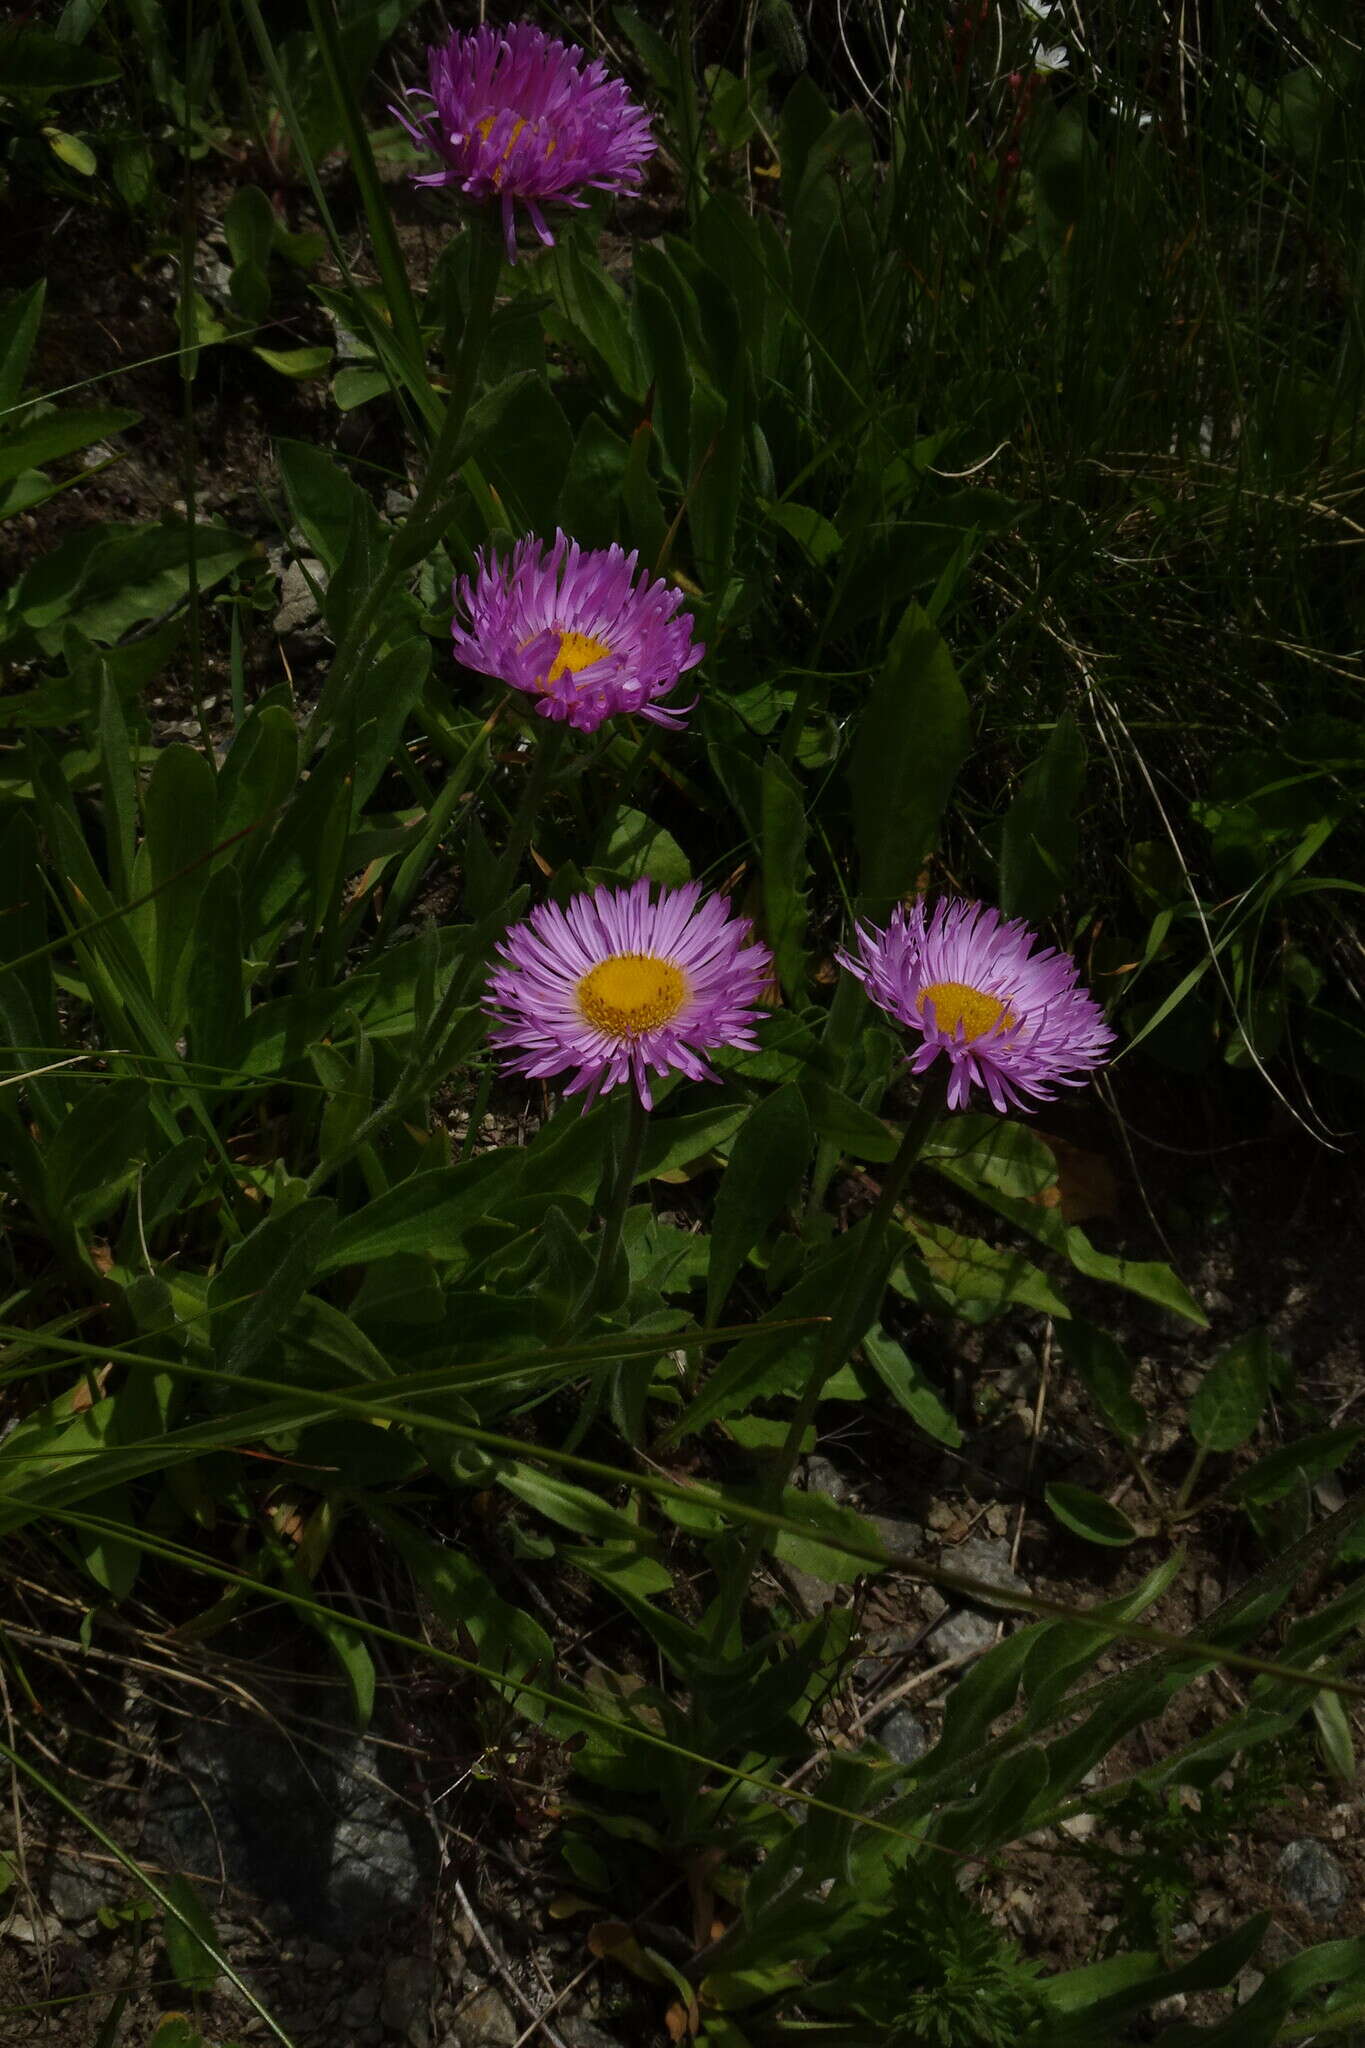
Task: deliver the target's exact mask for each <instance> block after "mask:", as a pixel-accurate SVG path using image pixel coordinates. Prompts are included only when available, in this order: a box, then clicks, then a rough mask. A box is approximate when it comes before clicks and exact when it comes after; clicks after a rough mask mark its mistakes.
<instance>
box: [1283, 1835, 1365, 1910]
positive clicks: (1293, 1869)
mask: <svg viewBox="0 0 1365 2048" xmlns="http://www.w3.org/2000/svg"><path fill="white" fill-rule="evenodd" d="M1275 1870H1276V1874H1277V1875H1278V1877H1279V1880H1280V1883H1281V1885H1282V1886H1283V1887H1284V1895H1285V1897H1286V1898H1287V1899H1291V1900H1292V1901H1293V1903H1294V1904H1295V1905H1296V1906H1302V1907H1303V1910H1304V1911H1305V1913H1310V1914H1311V1915H1312V1917H1313V1918H1314V1919H1315V1920H1335V1919H1336V1917H1337V1914H1338V1913H1339V1912H1340V1911H1341V1909H1342V1907H1343V1906H1344V1905H1345V1904H1346V1900H1347V1897H1348V1895H1349V1891H1350V1886H1349V1884H1348V1883H1347V1879H1346V1873H1345V1871H1344V1870H1343V1869H1342V1867H1341V1865H1340V1864H1339V1863H1338V1862H1337V1859H1336V1857H1335V1856H1334V1855H1333V1854H1332V1852H1331V1850H1330V1849H1324V1848H1323V1846H1322V1843H1321V1842H1315V1841H1314V1840H1313V1839H1312V1837H1311V1836H1305V1837H1303V1838H1302V1839H1301V1840H1299V1841H1297V1842H1291V1843H1290V1844H1289V1847H1288V1848H1287V1849H1285V1850H1283V1851H1282V1852H1281V1855H1280V1859H1279V1861H1278V1863H1277V1864H1276V1865H1275Z"/></svg>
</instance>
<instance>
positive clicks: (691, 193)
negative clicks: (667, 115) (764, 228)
mask: <svg viewBox="0 0 1365 2048" xmlns="http://www.w3.org/2000/svg"><path fill="white" fill-rule="evenodd" d="M673 19H674V27H675V37H674V61H675V63H676V65H677V68H678V119H679V123H680V125H681V127H682V145H683V158H684V162H683V170H684V174H685V177H686V190H685V197H686V200H687V212H688V217H689V218H695V216H696V212H697V202H698V198H699V197H700V196H703V195H704V194H705V191H706V176H705V172H704V171H703V168H702V162H701V109H700V107H699V106H698V104H697V77H696V71H695V69H694V62H695V58H694V50H693V28H692V0H675V4H674V9H673Z"/></svg>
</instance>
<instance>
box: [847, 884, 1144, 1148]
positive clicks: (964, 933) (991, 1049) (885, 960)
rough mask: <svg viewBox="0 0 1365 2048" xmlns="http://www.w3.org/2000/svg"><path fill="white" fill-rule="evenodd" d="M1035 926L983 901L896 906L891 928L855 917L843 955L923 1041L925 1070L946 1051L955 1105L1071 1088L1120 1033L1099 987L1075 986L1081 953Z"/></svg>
mask: <svg viewBox="0 0 1365 2048" xmlns="http://www.w3.org/2000/svg"><path fill="white" fill-rule="evenodd" d="M1037 945H1038V939H1037V934H1036V933H1034V932H1031V931H1030V930H1029V928H1028V926H1027V925H1026V924H1024V923H1023V922H1022V921H1021V920H1019V919H1017V918H1015V919H1005V918H1002V917H1001V915H1000V912H999V911H998V910H991V909H988V908H987V907H986V906H985V905H984V904H981V903H968V902H964V901H960V900H959V901H944V902H941V903H938V904H936V905H935V907H934V909H933V910H932V911H931V912H930V913H929V914H928V915H927V916H926V914H925V911H924V906H923V905H922V904H920V903H916V904H915V905H914V907H913V908H912V909H911V910H910V911H909V912H908V913H907V912H906V911H904V910H902V909H901V907H900V906H899V905H897V907H896V909H895V910H894V911H893V912H892V914H891V922H890V924H889V925H888V926H887V928H886V930H885V931H884V932H883V931H878V930H877V928H876V926H875V925H870V926H863V925H860V926H859V927H858V950H857V953H856V954H855V955H852V956H850V955H849V954H846V953H841V954H840V956H839V958H840V960H841V962H842V964H843V965H844V966H845V967H847V968H848V969H849V971H850V973H852V974H856V975H857V977H858V979H859V981H861V982H862V984H863V986H864V988H865V989H866V990H867V992H868V994H869V995H870V996H871V998H872V1000H873V1002H874V1003H878V1004H880V1006H881V1008H882V1009H883V1010H885V1011H886V1013H887V1015H888V1016H890V1017H894V1018H895V1019H896V1021H897V1023H899V1024H904V1025H905V1027H906V1028H907V1030H910V1031H914V1032H916V1033H918V1035H919V1037H920V1038H921V1039H922V1041H923V1043H922V1044H921V1045H920V1046H919V1048H918V1050H917V1051H916V1052H915V1053H913V1054H912V1055H911V1059H910V1066H911V1069H912V1070H913V1072H915V1073H917V1074H922V1073H923V1072H924V1071H925V1069H926V1067H928V1066H929V1065H931V1063H932V1062H933V1061H934V1060H936V1059H937V1058H938V1056H939V1054H940V1053H943V1054H945V1055H946V1057H947V1059H948V1061H949V1063H950V1066H951V1069H952V1071H951V1073H950V1075H949V1079H948V1106H949V1108H950V1109H961V1108H962V1106H963V1104H964V1103H965V1102H966V1101H967V1099H968V1096H969V1095H970V1094H971V1091H972V1089H973V1087H980V1088H984V1089H985V1091H986V1093H987V1094H988V1095H989V1096H990V1099H991V1101H992V1102H993V1103H994V1105H995V1107H996V1109H997V1110H999V1111H1000V1112H1001V1113H1002V1114H1003V1113H1004V1111H1005V1109H1006V1108H1007V1107H1008V1105H1009V1104H1010V1103H1015V1104H1017V1105H1018V1107H1019V1108H1021V1109H1022V1108H1027V1106H1028V1105H1027V1104H1026V1103H1025V1102H1024V1100H1023V1098H1024V1097H1025V1096H1032V1097H1034V1098H1035V1099H1036V1100H1038V1101H1042V1102H1048V1101H1050V1100H1051V1099H1052V1096H1053V1094H1054V1093H1055V1091H1056V1088H1057V1087H1058V1086H1063V1087H1069V1088H1076V1087H1079V1086H1080V1085H1081V1082H1082V1081H1083V1080H1084V1078H1085V1075H1086V1073H1087V1072H1088V1070H1089V1069H1090V1068H1092V1067H1097V1066H1099V1065H1101V1064H1102V1062H1103V1061H1104V1059H1105V1057H1106V1055H1107V1053H1108V1050H1109V1047H1110V1046H1111V1045H1112V1044H1113V1042H1114V1034H1113V1033H1112V1032H1111V1031H1110V1029H1109V1027H1108V1025H1107V1024H1106V1023H1105V1021H1104V1014H1103V1012H1102V1011H1101V1009H1100V1006H1099V1004H1098V1003H1097V1002H1096V1001H1095V999H1094V997H1093V996H1091V995H1088V994H1087V993H1086V991H1085V990H1084V989H1083V988H1078V987H1077V985H1076V963H1075V961H1074V960H1072V959H1071V958H1070V956H1069V955H1068V954H1066V953H1058V952H1056V951H1054V949H1053V948H1052V947H1050V946H1045V947H1043V948H1042V949H1041V950H1037V951H1035V948H1036V947H1037Z"/></svg>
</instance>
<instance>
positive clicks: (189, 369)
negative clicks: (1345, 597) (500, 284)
mask: <svg viewBox="0 0 1365 2048" xmlns="http://www.w3.org/2000/svg"><path fill="white" fill-rule="evenodd" d="M193 54H194V5H193V0H190V4H189V5H188V6H187V7H186V9H185V88H184V90H185V123H184V128H183V129H182V131H181V138H180V141H181V149H182V151H183V154H184V182H183V186H182V189H181V195H180V395H181V426H182V432H183V441H184V450H183V452H184V486H185V573H186V577H187V582H188V588H187V589H186V592H185V615H186V619H187V621H188V624H189V643H190V683H191V688H192V690H193V692H194V704H195V710H196V712H197V714H198V718H199V743H200V745H201V746H202V748H203V750H204V758H205V760H206V761H207V762H208V764H209V767H210V768H211V769H212V770H213V772H214V774H215V775H216V774H217V772H218V760H217V756H216V755H215V753H214V751H213V735H212V733H211V732H210V731H209V714H208V707H207V705H206V704H205V701H204V645H203V634H202V627H201V619H200V602H199V526H198V519H199V506H198V493H197V479H196V475H195V470H196V465H197V462H198V437H197V435H196V433H195V428H194V379H195V373H196V371H197V370H198V368H199V351H198V349H197V348H196V347H195V346H194V341H195V336H196V334H197V332H198V327H199V322H198V315H197V308H196V306H195V298H194V252H195V248H196V246H197V244H198V239H199V222H198V218H197V214H196V210H195V191H194V158H193V156H192V155H191V146H192V144H193V141H194V131H193V128H192V126H191V112H190V91H189V87H190V79H191V77H192V75H193V62H192V60H193Z"/></svg>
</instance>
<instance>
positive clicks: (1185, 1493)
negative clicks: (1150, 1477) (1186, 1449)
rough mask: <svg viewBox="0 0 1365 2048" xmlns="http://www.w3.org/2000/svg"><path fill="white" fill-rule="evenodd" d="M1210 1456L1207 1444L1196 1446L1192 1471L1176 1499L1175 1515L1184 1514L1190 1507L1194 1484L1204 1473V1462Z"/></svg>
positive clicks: (1191, 1466) (1190, 1470) (1187, 1474)
mask: <svg viewBox="0 0 1365 2048" xmlns="http://www.w3.org/2000/svg"><path fill="white" fill-rule="evenodd" d="M1208 1454H1209V1453H1208V1447H1207V1446H1206V1445H1205V1444H1196V1445H1195V1451H1194V1456H1193V1457H1192V1458H1191V1460H1190V1469H1189V1471H1188V1472H1187V1473H1186V1474H1185V1481H1184V1484H1183V1485H1182V1487H1181V1489H1180V1491H1179V1493H1178V1494H1177V1495H1176V1498H1175V1513H1176V1514H1177V1515H1179V1514H1183V1513H1184V1511H1185V1509H1186V1508H1187V1507H1188V1506H1189V1501H1190V1495H1191V1494H1192V1493H1193V1492H1194V1482H1195V1480H1196V1479H1197V1478H1198V1477H1199V1475H1200V1473H1201V1472H1202V1471H1203V1469H1204V1460H1205V1458H1207V1457H1208Z"/></svg>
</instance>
